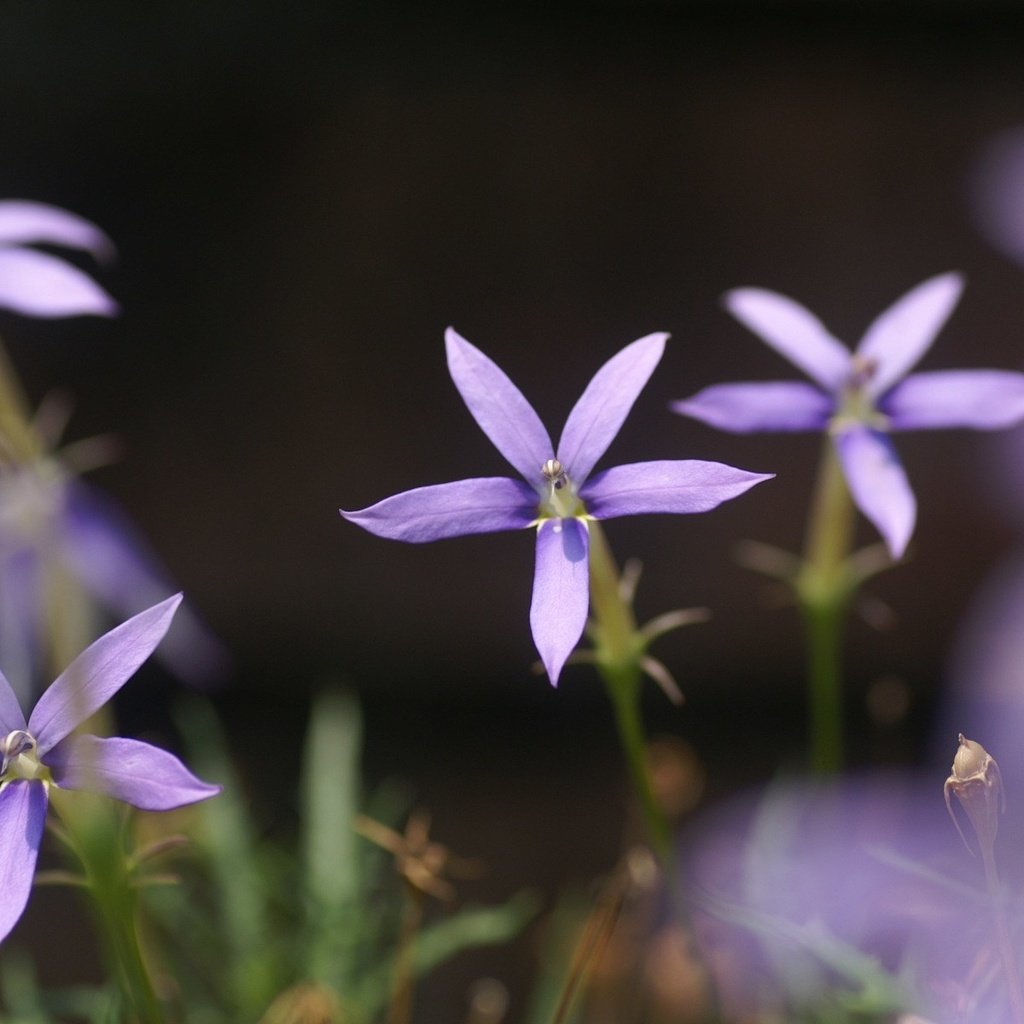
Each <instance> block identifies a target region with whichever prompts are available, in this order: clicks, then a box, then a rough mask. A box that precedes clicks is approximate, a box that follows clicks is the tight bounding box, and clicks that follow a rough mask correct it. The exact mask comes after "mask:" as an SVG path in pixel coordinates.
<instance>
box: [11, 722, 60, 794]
mask: <svg viewBox="0 0 1024 1024" xmlns="http://www.w3.org/2000/svg"><path fill="white" fill-rule="evenodd" d="M0 754H3V762H2V763H0V786H3V785H4V784H5V783H8V782H13V781H14V780H15V779H26V780H28V781H32V780H33V779H43V780H44V781H45V780H48V779H49V771H48V769H47V767H46V765H44V764H43V763H42V762H41V761H40V760H39V755H38V754H37V753H36V740H35V737H34V736H33V735H32V734H31V733H28V732H25V730H24V729H15V730H14V731H13V732H9V733H8V734H7V735H6V736H5V737H4V738H3V739H2V740H0Z"/></svg>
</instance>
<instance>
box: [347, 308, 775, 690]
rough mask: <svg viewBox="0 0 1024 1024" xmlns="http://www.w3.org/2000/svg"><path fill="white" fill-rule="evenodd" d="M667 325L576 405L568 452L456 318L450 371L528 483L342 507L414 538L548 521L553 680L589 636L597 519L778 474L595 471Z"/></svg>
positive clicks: (538, 596)
mask: <svg viewBox="0 0 1024 1024" xmlns="http://www.w3.org/2000/svg"><path fill="white" fill-rule="evenodd" d="M667 337H668V336H667V335H665V334H650V335H647V336H646V337H643V338H640V339H639V340H638V341H634V342H633V343H632V344H630V345H627V346H626V347H625V348H624V349H622V351H620V352H619V353H618V354H617V355H615V356H613V357H612V358H611V359H609V360H608V362H606V363H605V364H604V366H602V367H601V369H600V370H598V371H597V373H596V374H595V375H594V377H593V378H592V379H591V381H590V383H589V384H588V385H587V387H586V389H585V390H584V392H583V394H582V396H581V397H580V399H579V401H577V403H576V405H575V406H574V407H573V409H572V411H571V412H570V413H569V418H568V420H567V421H566V424H565V428H564V429H563V431H562V436H561V440H560V441H559V443H558V448H557V451H556V449H555V446H554V445H553V444H552V442H551V439H550V437H549V436H548V432H547V430H546V429H545V428H544V425H543V424H542V423H541V421H540V418H539V417H538V416H537V413H536V412H535V411H534V409H533V407H532V406H531V405H530V403H529V402H528V401H527V400H526V398H525V397H524V396H523V394H522V393H521V392H520V391H519V389H518V388H517V387H516V386H515V385H514V384H513V383H512V381H511V380H509V378H508V377H507V376H506V375H505V373H504V372H503V371H502V370H501V369H500V368H499V367H498V366H497V364H496V363H494V362H493V361H492V360H490V359H489V358H488V357H487V356H485V355H484V354H483V353H482V352H481V351H480V350H479V349H478V348H476V347H475V346H474V345H471V344H470V343H469V342H468V341H466V340H465V338H463V337H461V336H460V335H459V334H458V333H456V331H454V330H453V329H452V328H449V329H448V331H447V333H446V336H445V345H446V348H447V353H448V370H449V372H450V373H451V376H452V380H453V381H454V382H455V386H456V387H457V388H458V390H459V393H460V394H461V395H462V398H463V400H464V401H465V403H466V405H467V406H468V408H469V411H470V413H471V414H472V416H473V418H474V419H475V420H476V421H477V423H478V424H479V426H480V428H481V429H482V430H483V432H484V433H485V434H486V435H487V437H488V438H490V440H491V441H492V443H493V444H494V446H495V447H496V448H497V449H498V451H499V452H501V454H502V455H504V456H505V458H506V459H507V460H508V461H509V463H511V465H512V466H513V467H514V468H515V469H517V470H518V471H519V473H520V474H521V475H522V477H523V478H524V480H525V481H526V482H523V481H522V480H514V479H510V478H508V477H484V478H479V477H478V478H473V479H468V480H458V481H455V482H453V483H446V484H437V485H434V486H431V487H419V488H416V489H414V490H411V491H404V492H402V493H401V494H396V495H393V496H392V497H390V498H385V499H384V500H383V501H380V502H378V503H377V504H376V505H371V506H370V507H368V508H364V509H361V510H358V511H352V512H347V511H345V510H341V514H342V515H343V516H344V517H345V518H346V519H348V520H350V521H351V522H354V523H357V524H358V525H360V526H362V527H363V528H364V529H366V530H369V531H370V533H373V534H376V535H377V536H378V537H387V538H390V539H392V540H404V541H410V542H413V543H422V542H425V541H432V540H440V539H442V538H445V537H458V536H464V535H468V534H475V533H492V532H495V531H499V530H516V529H526V528H527V527H533V526H535V527H537V545H536V565H535V570H534V581H533V600H532V604H531V608H530V627H531V630H532V632H533V639H534V643H535V644H536V646H537V651H538V653H539V654H540V657H541V660H542V661H543V663H544V667H545V668H546V669H547V672H548V677H549V678H550V680H551V683H552V685H555V684H557V682H558V676H559V673H560V672H561V670H562V667H563V666H564V664H565V662H566V659H567V658H568V657H569V655H570V653H571V652H572V650H573V648H574V647H575V646H576V644H577V642H578V641H579V639H580V636H581V635H582V634H583V628H584V625H585V624H586V619H587V610H588V607H589V590H588V587H589V579H590V573H589V566H588V551H589V534H588V527H587V524H588V521H589V520H592V519H597V520H599V519H611V518H613V517H616V516H627V515H641V514H645V513H652V512H675V513H686V512H705V511H708V510H709V509H712V508H714V507H715V506H717V505H719V504H721V503H722V502H723V501H727V500H728V499H730V498H734V497H736V496H738V495H740V494H742V493H743V492H744V491H746V490H747V489H748V488H750V487H752V486H753V485H754V484H756V483H760V482H761V481H762V480H767V479H769V478H770V476H771V474H764V473H749V472H746V471H745V470H741V469H734V468H733V467H732V466H726V465H723V464H721V463H717V462H701V461H697V460H687V461H659V462H637V463H631V464H629V465H625V466H616V467H613V468H611V469H606V470H604V471H602V472H600V473H598V474H596V475H595V476H591V475H590V474H591V470H592V469H593V468H594V465H595V463H596V462H597V461H598V460H599V459H600V458H601V456H602V455H603V454H604V453H605V451H606V450H607V448H608V446H609V445H610V444H611V443H612V441H613V440H614V439H615V436H616V435H617V434H618V432H619V429H620V428H621V426H622V424H623V422H624V420H625V418H626V416H627V415H628V413H629V410H630V409H631V408H632V407H633V403H634V402H635V401H636V399H637V397H638V396H639V394H640V391H641V390H642V388H643V387H644V385H645V384H646V383H647V381H648V379H649V378H650V376H651V374H652V373H653V372H654V368H655V366H657V364H658V361H659V360H660V359H661V356H662V353H663V351H664V348H665V341H666V339H667Z"/></svg>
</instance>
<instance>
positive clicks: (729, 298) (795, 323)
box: [723, 288, 850, 391]
mask: <svg viewBox="0 0 1024 1024" xmlns="http://www.w3.org/2000/svg"><path fill="white" fill-rule="evenodd" d="M723 301H724V303H725V308H726V309H727V310H728V311H729V312H730V313H732V315H733V316H734V317H736V319H737V320H739V321H740V322H741V323H742V324H744V325H745V326H747V327H749V328H750V330H752V331H753V332H754V333H755V334H757V335H759V336H760V337H761V338H762V339H763V340H764V341H766V342H767V343H768V344H769V345H771V347H772V348H773V349H775V351H776V352H778V353H779V355H782V356H785V357H786V359H788V360H789V361H790V362H791V363H792V364H793V365H794V366H798V367H800V369H801V370H803V371H804V373H806V374H807V375H808V376H809V377H810V378H811V379H812V380H814V381H817V383H819V384H820V385H821V386H822V387H823V388H825V389H826V390H827V391H834V390H836V388H838V387H839V385H840V384H841V383H842V382H843V380H844V379H845V378H846V376H847V375H848V374H849V372H850V351H849V349H848V348H847V347H846V346H845V345H844V344H843V343H842V342H841V341H839V340H837V339H836V338H834V337H832V335H831V334H829V332H828V329H827V328H826V327H825V325H824V324H823V323H822V322H821V321H820V320H819V319H818V318H817V317H816V316H815V315H814V314H813V313H812V312H811V311H810V310H809V309H807V308H806V307H805V306H801V305H800V303H799V302H796V301H795V300H793V299H790V298H787V297H786V296H785V295H779V294H778V293H777V292H772V291H768V290H767V289H766V288H734V289H733V290H732V291H730V292H726V294H725V296H724V299H723Z"/></svg>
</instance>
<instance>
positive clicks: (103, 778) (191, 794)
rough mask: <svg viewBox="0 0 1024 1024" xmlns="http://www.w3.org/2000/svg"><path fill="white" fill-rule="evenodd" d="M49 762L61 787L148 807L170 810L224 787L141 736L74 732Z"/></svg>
mask: <svg viewBox="0 0 1024 1024" xmlns="http://www.w3.org/2000/svg"><path fill="white" fill-rule="evenodd" d="M46 764H47V766H48V767H49V768H50V770H51V771H52V772H53V781H54V782H56V783H57V785H58V786H60V787H61V788H62V789H87V790H90V791H92V792H94V793H103V794H105V795H106V796H109V797H113V798H114V799H115V800H123V801H124V802H125V803H126V804H131V805H132V807H138V808H140V809H141V810H143V811H170V810H173V809H174V808H175V807H183V806H184V805H185V804H193V803H195V802H196V801H197V800H206V799H207V798H208V797H211V796H215V795H216V794H217V793H219V792H220V786H212V785H210V784H209V783H206V782H203V781H202V780H201V779H197V778H196V777H195V776H194V775H193V774H192V773H191V772H190V771H189V770H188V769H187V768H186V767H185V766H184V765H183V764H182V763H181V761H179V760H178V758H176V757H175V756H174V755H173V754H171V753H170V752H168V751H166V750H161V749H160V748H159V747H154V746H152V745H151V744H149V743H143V742H141V741H140V740H129V739H123V738H121V737H113V738H110V739H101V738H100V737H99V736H73V737H71V738H70V739H68V740H65V741H64V742H63V743H60V744H59V745H58V746H56V747H54V748H53V749H52V750H51V751H50V753H49V756H48V757H47V758H46Z"/></svg>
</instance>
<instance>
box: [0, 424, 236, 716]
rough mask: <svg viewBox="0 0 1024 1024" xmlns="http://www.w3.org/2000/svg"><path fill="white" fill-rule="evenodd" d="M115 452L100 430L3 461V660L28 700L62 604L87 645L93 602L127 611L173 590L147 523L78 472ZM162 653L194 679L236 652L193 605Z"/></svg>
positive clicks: (216, 669)
mask: <svg viewBox="0 0 1024 1024" xmlns="http://www.w3.org/2000/svg"><path fill="white" fill-rule="evenodd" d="M110 451H111V441H110V439H107V438H93V439H90V440H87V441H81V442H78V443H77V444H73V445H69V446H68V447H67V448H65V449H64V450H63V451H56V452H52V453H46V452H42V453H41V454H39V455H37V456H36V457H34V458H32V459H30V460H28V461H25V462H21V463H16V464H12V465H10V466H8V467H6V468H0V667H2V668H3V670H4V671H5V672H6V673H7V676H8V679H9V680H10V681H11V683H12V685H14V687H15V689H16V691H17V693H18V695H19V697H20V698H21V699H22V700H26V699H28V696H29V695H30V693H32V692H33V691H34V689H35V687H36V686H37V685H38V683H37V680H39V679H40V678H41V677H42V675H43V673H44V671H45V667H46V664H45V663H46V661H47V653H48V651H47V643H48V642H51V643H52V642H54V639H55V638H54V636H53V633H54V629H53V626H54V622H53V618H52V616H53V614H54V613H55V612H56V613H57V614H59V615H60V616H61V617H62V618H61V628H62V629H63V630H64V631H65V633H67V632H68V631H70V632H71V634H73V635H74V636H75V637H76V640H72V641H71V642H72V643H74V642H77V644H78V646H81V644H82V643H86V642H88V640H89V639H91V638H92V637H94V636H95V635H96V633H97V632H98V626H97V623H96V621H95V619H96V615H95V611H94V606H98V607H99V608H102V609H103V610H104V611H105V612H106V613H108V614H110V615H111V616H112V617H114V618H125V617H127V616H130V615H134V614H136V613H137V612H139V611H141V610H142V609H144V608H147V607H149V606H150V605H152V604H154V603H156V602H157V601H160V600H162V599H163V598H165V597H166V596H167V595H168V594H170V593H173V591H174V586H173V585H172V584H171V582H170V579H169V577H168V575H167V573H166V572H165V571H164V570H163V568H162V567H161V566H160V563H159V561H158V559H157V557H156V556H155V554H154V553H153V552H152V550H151V549H150V546H149V545H148V544H147V542H146V541H145V539H144V538H143V537H142V535H141V533H140V531H139V530H138V528H137V527H135V526H134V524H133V523H132V522H131V521H130V520H129V518H128V517H127V516H126V515H125V513H124V512H123V511H122V510H121V509H120V508H119V507H118V506H117V505H116V504H115V503H114V502H113V501H112V500H110V499H109V498H108V497H107V496H106V495H104V494H103V493H102V492H100V491H99V490H97V489H95V488H93V487H90V486H89V485H88V484H87V483H86V482H85V481H83V480H81V479H80V478H79V476H78V473H79V472H81V471H83V470H85V469H88V468H92V466H94V465H95V464H96V463H97V462H99V461H106V459H107V458H108V457H109V454H110ZM67 643H68V641H65V644H64V646H65V647H66V646H67ZM49 653H50V654H51V655H52V654H53V653H54V652H52V651H51V652H49ZM56 655H57V658H56V660H57V661H58V662H59V661H61V660H62V655H61V652H59V651H58V652H56ZM158 657H160V659H161V660H162V661H163V662H164V663H165V664H166V665H167V666H168V667H169V668H170V669H171V671H173V672H174V673H175V674H176V675H177V676H178V677H179V678H181V679H182V680H183V681H185V682H187V683H190V684H192V685H203V684H206V683H209V682H211V681H213V680H215V679H217V678H218V677H220V676H222V675H223V674H224V672H225V671H226V669H227V665H228V660H229V659H228V655H227V653H226V651H225V649H224V647H223V645H222V644H221V643H220V641H219V640H217V638H216V637H214V636H213V634H212V633H211V632H210V631H209V629H208V628H207V627H206V626H205V625H204V624H203V623H202V622H201V620H200V619H199V618H198V616H197V615H196V614H195V613H194V612H193V611H192V610H191V609H190V608H189V607H188V606H187V605H185V606H183V607H182V609H181V611H180V613H179V615H178V616H177V619H176V621H175V625H174V627H173V629H172V630H171V632H170V635H169V636H168V639H167V643H165V644H164V645H163V646H162V647H161V649H160V652H159V654H158Z"/></svg>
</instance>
